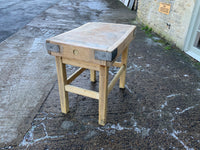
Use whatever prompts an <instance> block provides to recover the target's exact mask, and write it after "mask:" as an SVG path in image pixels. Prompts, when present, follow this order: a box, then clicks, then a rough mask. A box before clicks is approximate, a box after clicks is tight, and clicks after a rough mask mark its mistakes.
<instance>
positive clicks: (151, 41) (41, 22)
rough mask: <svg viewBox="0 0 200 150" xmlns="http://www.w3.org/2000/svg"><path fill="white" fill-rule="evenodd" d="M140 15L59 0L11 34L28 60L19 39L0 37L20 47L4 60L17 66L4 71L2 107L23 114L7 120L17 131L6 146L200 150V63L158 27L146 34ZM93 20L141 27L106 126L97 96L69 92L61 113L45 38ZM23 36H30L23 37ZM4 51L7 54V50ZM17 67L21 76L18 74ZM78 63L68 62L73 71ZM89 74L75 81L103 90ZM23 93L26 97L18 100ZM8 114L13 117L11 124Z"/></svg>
mask: <svg viewBox="0 0 200 150" xmlns="http://www.w3.org/2000/svg"><path fill="white" fill-rule="evenodd" d="M66 18H67V19H66ZM135 18H136V13H135V12H133V11H130V10H129V9H128V8H126V7H125V6H124V5H123V4H122V3H120V2H119V1H117V0H82V1H70V0H61V1H60V2H59V3H58V4H56V5H54V6H53V7H51V8H49V9H47V10H46V11H45V12H43V13H42V14H41V15H40V16H38V17H36V18H35V19H34V20H32V21H31V22H30V23H29V24H28V25H27V26H26V27H25V28H24V29H22V30H20V31H19V32H18V33H16V35H17V34H19V35H20V36H19V37H16V38H15V36H16V35H13V37H10V40H11V41H12V40H14V41H16V43H19V44H20V43H21V45H26V46H25V47H26V48H24V49H22V52H24V56H25V57H22V58H23V59H22V58H19V59H16V58H17V56H18V55H19V54H21V55H23V53H20V52H21V50H20V49H19V48H18V47H19V46H18V45H16V44H13V45H12V44H11V46H10V44H8V45H6V43H1V44H4V47H6V46H7V47H9V46H10V47H11V48H12V49H14V51H13V53H11V54H12V55H13V57H12V59H11V58H10V59H8V60H7V57H6V55H5V58H4V61H1V63H2V65H0V66H2V67H1V68H2V69H3V68H4V67H5V64H8V65H10V66H11V65H14V66H15V67H14V68H13V69H12V70H11V71H9V70H8V69H9V68H10V67H7V68H6V69H5V70H4V71H3V73H4V72H5V74H4V78H5V79H4V80H3V81H4V82H3V81H1V82H3V84H4V88H2V89H4V90H2V91H1V92H4V93H6V92H7V93H6V94H5V95H8V97H9V98H8V99H7V100H5V101H4V104H5V107H1V109H4V110H3V111H2V112H6V113H8V114H9V113H10V112H12V113H11V114H10V117H13V118H16V117H14V115H13V114H15V113H16V112H20V113H19V114H18V118H20V119H19V121H16V120H17V119H15V122H11V123H16V122H17V123H16V124H17V125H16V126H14V127H13V126H7V128H6V126H5V127H4V126H3V127H4V128H3V129H4V130H6V131H10V133H12V134H13V133H16V134H17V137H18V138H17V139H15V138H13V139H14V141H12V140H13V139H12V140H10V141H11V142H7V144H4V145H3V146H2V149H72V150H73V149H76V150H77V149H81V150H82V149H99V150H104V149H199V147H200V140H199V139H200V134H199V133H200V122H199V120H200V118H199V116H200V70H199V69H198V68H197V67H195V66H194V65H193V64H194V62H193V61H191V58H189V57H187V56H186V55H184V53H182V52H181V51H180V50H178V49H177V48H176V47H173V48H172V49H171V50H166V49H165V48H164V45H163V44H162V43H161V42H159V41H161V40H162V39H161V38H160V37H159V36H157V35H156V34H154V33H152V36H151V37H149V36H148V35H146V34H145V32H144V31H142V30H141V26H140V25H139V24H137V21H135ZM89 21H105V22H114V23H126V24H133V23H134V24H137V26H138V28H137V35H136V39H135V40H134V41H133V42H132V43H131V45H130V47H129V56H128V68H127V82H126V88H125V90H120V89H119V88H118V85H116V86H115V87H114V89H113V90H112V91H111V93H110V94H109V96H108V119H107V121H108V123H107V124H106V125H105V126H100V125H98V121H97V120H98V111H97V110H98V101H96V100H94V99H91V98H87V97H83V96H79V95H76V94H71V93H69V102H70V112H69V113H68V114H66V115H64V114H62V113H61V111H60V101H59V93H58V85H57V81H56V80H57V79H56V68H55V62H54V61H55V60H54V58H53V57H52V56H50V55H47V54H46V51H45V49H44V47H42V43H43V42H44V41H45V39H46V38H47V37H50V36H54V35H57V34H59V33H61V32H64V31H68V30H70V29H73V28H75V27H78V26H80V25H82V24H84V23H86V22H89ZM27 31H30V32H27ZM20 37H21V38H22V39H20ZM25 38H26V39H27V43H26V42H25V43H23V42H22V41H23V40H24V39H25ZM10 40H6V41H7V42H9V41H10ZM10 43H12V42H10ZM34 43H35V44H34ZM20 47H24V46H20ZM32 47H35V48H32ZM15 49H16V50H15ZM3 52H4V53H5V54H7V53H6V49H5V50H4V51H3ZM25 52H26V53H27V55H25ZM11 54H9V55H8V56H10V57H11V56H12V55H11ZM17 54H18V55H17ZM33 57H34V58H35V59H36V60H35V59H33ZM8 58H9V57H8ZM21 59H22V60H21ZM6 60H7V61H6ZM16 61H17V63H15V62H16ZM3 62H5V63H3ZM20 63H21V64H20ZM17 64H20V65H19V66H18V65H17ZM34 64H38V65H37V67H35V66H34ZM21 65H22V66H23V67H20V66H21ZM16 69H19V70H20V73H21V75H18V74H16V75H13V73H14V71H17V70H16ZM21 70H22V71H21ZM38 70H40V71H38ZM75 70H76V68H75V67H72V66H67V71H68V72H67V73H68V75H70V74H72V73H73V72H74V71H75ZM6 71H7V72H6ZM116 71H117V68H115V67H113V68H110V70H109V80H111V78H112V77H113V76H114V74H115V73H116ZM9 73H10V74H11V73H12V76H11V75H9ZM20 78H22V79H21V80H19V79H20ZM27 78H28V81H26V79H27ZM89 78H90V77H89V71H85V72H84V73H83V74H82V75H81V76H80V77H78V78H77V79H76V80H75V81H74V82H72V84H74V85H79V86H81V87H87V88H88V89H91V90H98V81H97V82H96V83H91V82H90V81H89ZM16 79H17V80H16ZM97 79H98V74H97ZM24 80H25V81H24ZM7 81H9V82H7ZM80 81H81V82H80ZM24 82H25V83H27V84H22V83H24ZM38 82H39V83H40V84H39V83H38ZM14 83H15V84H14ZM3 84H0V85H3ZM13 85H14V86H16V87H17V88H14V87H13ZM28 85H29V86H28ZM30 85H31V86H30ZM20 87H23V88H21V90H20ZM6 88H8V89H6ZM9 88H10V89H9ZM11 89H13V90H11ZM15 89H17V90H15ZM30 90H31V91H30ZM8 91H10V93H8ZM21 91H23V92H21ZM19 93H20V94H19ZM37 93H39V94H37ZM10 95H11V96H10ZM5 97H6V96H5ZM11 98H12V99H11ZM10 99H11V100H12V101H13V102H14V103H12V102H11V101H9V100H10ZM19 100H22V101H20V102H19V103H18V104H15V103H17V101H19ZM32 101H34V104H32ZM1 105H2V106H3V104H1ZM1 105H0V106H1ZM10 105H12V106H15V107H10ZM17 106H20V107H17ZM13 108H15V109H13ZM12 109H13V110H14V111H12ZM7 110H9V111H7ZM25 110H26V111H25ZM27 110H29V111H27ZM16 114H17V113H16ZM22 114H23V116H24V117H23V116H22ZM2 118H4V119H7V118H9V117H6V115H5V116H3V117H2ZM9 121H12V119H9V120H8V121H7V122H8V123H7V125H8V124H9ZM5 122H6V121H5ZM1 127H2V126H1ZM12 130H13V131H12ZM1 131H3V130H1ZM11 131H12V132H11ZM16 134H15V135H16ZM5 135H6V134H3V136H2V137H4V138H5V137H6V136H5ZM8 135H9V134H8Z"/></svg>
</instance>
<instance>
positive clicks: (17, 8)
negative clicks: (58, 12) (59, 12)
mask: <svg viewBox="0 0 200 150" xmlns="http://www.w3.org/2000/svg"><path fill="white" fill-rule="evenodd" d="M58 1H59V0H0V42H1V41H3V40H5V39H6V38H8V37H9V36H11V35H12V34H13V33H15V32H17V31H18V30H19V29H21V28H23V27H24V26H25V25H26V24H27V23H29V22H30V21H31V20H32V19H33V18H34V17H36V16H37V15H39V14H40V13H41V12H43V11H44V10H46V9H47V8H49V7H50V6H52V5H53V4H55V3H56V2H58Z"/></svg>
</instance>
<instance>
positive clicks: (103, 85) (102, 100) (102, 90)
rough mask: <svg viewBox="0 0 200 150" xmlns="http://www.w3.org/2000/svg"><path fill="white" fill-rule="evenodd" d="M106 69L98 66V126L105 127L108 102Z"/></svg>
mask: <svg viewBox="0 0 200 150" xmlns="http://www.w3.org/2000/svg"><path fill="white" fill-rule="evenodd" d="M108 70H109V68H108V67H105V66H100V72H99V124H100V125H105V124H106V118H107V101H108Z"/></svg>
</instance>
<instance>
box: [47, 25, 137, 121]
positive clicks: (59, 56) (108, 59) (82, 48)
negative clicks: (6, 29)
mask: <svg viewBox="0 0 200 150" xmlns="http://www.w3.org/2000/svg"><path fill="white" fill-rule="evenodd" d="M135 29H136V26H134V25H124V24H113V23H101V22H91V23H87V24H84V25H82V26H80V27H79V28H76V29H74V30H71V31H69V32H65V33H63V34H60V35H57V36H55V37H52V38H50V39H47V40H46V48H47V50H48V53H49V54H50V55H53V56H55V58H56V67H57V76H58V86H59V95H60V103H61V111H62V112H63V113H67V112H68V111H69V101H68V92H72V93H76V94H79V95H83V96H87V97H91V98H94V99H98V100H99V124H100V125H105V124H106V116H107V99H108V93H109V92H110V91H111V90H112V88H113V87H114V85H115V83H116V82H117V80H118V79H119V78H120V83H119V87H120V88H124V87H125V76H126V64H127V55H128V46H129V44H130V42H131V41H132V40H133V38H134V35H135V34H134V32H135ZM120 55H121V62H116V61H115V60H116V58H117V57H119V56H120ZM65 64H69V65H73V66H78V67H80V69H78V70H77V71H76V72H75V73H74V74H72V75H71V76H70V77H68V78H67V74H66V68H65ZM111 66H115V67H119V68H120V69H119V71H118V73H117V74H116V75H115V77H114V78H113V80H112V81H111V82H110V84H109V85H108V71H109V67H111ZM85 69H90V79H91V81H92V82H95V81H96V71H99V92H96V91H91V90H87V89H83V88H79V87H76V86H72V85H70V83H71V82H72V81H73V80H74V79H75V78H76V77H78V76H79V75H80V74H81V73H82V72H83V71H84V70H85Z"/></svg>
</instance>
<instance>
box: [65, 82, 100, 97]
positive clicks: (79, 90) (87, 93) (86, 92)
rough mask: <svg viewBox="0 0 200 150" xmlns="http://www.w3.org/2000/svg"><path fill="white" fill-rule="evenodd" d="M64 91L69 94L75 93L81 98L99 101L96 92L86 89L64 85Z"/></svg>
mask: <svg viewBox="0 0 200 150" xmlns="http://www.w3.org/2000/svg"><path fill="white" fill-rule="evenodd" d="M65 90H66V91H68V92H71V93H75V94H79V95H82V96H87V97H91V98H94V99H99V93H98V92H96V91H91V90H87V89H83V88H80V87H76V86H73V85H65Z"/></svg>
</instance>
